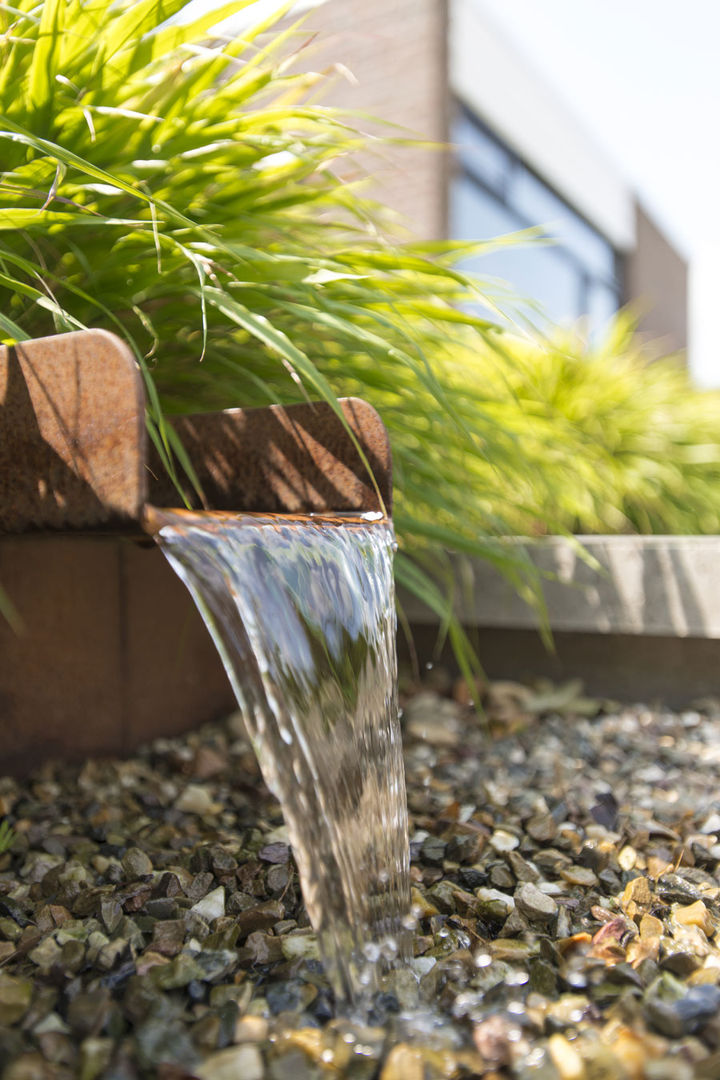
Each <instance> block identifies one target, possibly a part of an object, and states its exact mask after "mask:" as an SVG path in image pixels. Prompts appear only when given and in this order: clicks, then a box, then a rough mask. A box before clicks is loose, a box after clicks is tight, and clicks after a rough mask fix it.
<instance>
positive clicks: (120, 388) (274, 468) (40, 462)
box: [0, 330, 392, 535]
mask: <svg viewBox="0 0 720 1080" xmlns="http://www.w3.org/2000/svg"><path fill="white" fill-rule="evenodd" d="M340 407H341V409H342V411H343V414H344V417H345V421H346V424H343V421H342V419H341V418H340V417H339V416H338V415H337V414H336V412H335V411H334V409H333V408H332V406H330V405H329V404H327V403H326V402H319V403H301V404H296V405H290V406H287V407H283V406H279V405H273V406H270V407H268V408H264V409H229V410H226V411H225V412H219V413H203V414H198V415H195V416H183V417H176V418H174V419H173V420H172V423H173V426H174V427H175V430H176V432H177V434H178V436H179V438H180V440H181V441H182V443H183V445H184V447H185V450H186V451H187V454H188V456H189V458H190V460H191V462H192V463H193V466H194V468H195V470H196V473H197V476H198V478H199V481H200V487H201V490H202V496H198V494H197V493H196V492H195V491H194V490H193V489H192V488H191V486H190V484H189V483H188V484H187V490H186V492H185V496H186V502H187V504H188V505H189V506H193V507H195V508H202V509H214V510H228V511H243V512H247V511H250V512H253V511H254V512H267V513H285V514H312V513H328V512H330V513H337V512H340V513H346V512H358V513H363V512H368V511H377V512H381V513H384V514H389V513H390V512H391V504H392V462H391V455H390V447H389V442H388V437H387V432H386V431H385V428H384V426H383V424H382V421H381V420H380V417H379V416H378V414H377V413H376V411H375V410H374V409H373V408H372V406H370V405H368V403H367V402H365V401H362V400H361V399H359V398H346V399H341V401H340ZM346 425H347V426H346ZM348 428H349V429H350V431H351V432H352V434H350V433H349V431H348ZM359 448H360V449H359ZM181 502H182V496H181V495H180V493H179V492H178V490H177V489H176V487H175V485H174V484H173V482H172V480H171V479H170V477H169V476H168V474H167V472H166V470H165V469H164V467H163V466H162V464H161V462H160V460H159V457H158V455H157V452H156V451H155V449H154V447H150V446H149V441H148V438H147V432H146V427H145V394H144V387H143V382H142V377H141V374H140V371H139V368H138V366H137V364H136V363H135V360H134V358H133V356H132V354H131V352H130V350H129V349H128V347H127V345H126V344H125V343H124V342H123V341H121V340H120V338H118V337H116V336H115V335H114V334H111V333H108V332H107V331H103V330H89V331H77V332H73V333H68V334H61V335H57V336H54V337H48V338H40V339H37V340H34V341H29V342H24V343H22V344H19V345H16V346H12V347H1V348H0V534H11V535H19V534H22V533H26V532H27V533H30V532H38V531H43V530H52V531H76V530H79V529H81V530H90V531H111V532H112V531H115V532H117V531H125V532H131V533H133V532H138V533H139V532H140V531H141V529H142V528H143V525H144V508H145V506H146V505H152V506H172V505H175V506H177V505H178V504H179V503H181Z"/></svg>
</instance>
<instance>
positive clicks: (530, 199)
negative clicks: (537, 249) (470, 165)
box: [507, 165, 615, 282]
mask: <svg viewBox="0 0 720 1080" xmlns="http://www.w3.org/2000/svg"><path fill="white" fill-rule="evenodd" d="M507 201H508V202H509V203H510V205H511V206H512V207H513V209H514V210H517V212H518V213H519V214H521V215H522V217H523V218H524V219H525V220H526V221H527V222H528V224H530V225H542V226H543V227H544V228H545V229H546V230H547V231H548V233H549V234H550V235H551V236H553V237H555V238H557V240H558V241H559V242H560V243H561V244H562V245H563V246H564V247H566V248H567V249H568V251H571V252H572V254H573V255H575V257H576V258H577V259H579V260H580V262H581V263H582V264H583V266H584V267H585V269H586V270H587V272H588V273H589V274H591V275H594V276H595V275H596V276H598V277H602V278H605V279H606V280H607V281H608V282H612V281H613V280H614V278H615V252H614V250H613V248H612V246H611V244H609V243H608V241H607V240H606V239H605V238H604V237H603V236H601V235H600V233H598V232H596V231H595V230H594V229H593V228H591V226H590V225H588V224H587V222H585V221H583V219H582V218H581V217H580V216H579V215H578V214H576V213H575V211H574V210H573V209H572V208H571V207H569V206H568V205H567V203H565V202H563V200H562V199H561V198H560V197H559V196H558V195H556V194H555V192H554V191H551V190H550V188H548V187H546V186H545V184H543V182H542V181H541V180H538V178H537V177H536V176H533V174H532V173H531V172H530V171H529V170H528V169H526V168H525V167H524V166H523V165H518V166H517V167H516V168H515V169H514V170H513V173H512V178H511V182H510V185H509V188H508V193H507Z"/></svg>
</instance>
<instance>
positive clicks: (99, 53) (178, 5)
mask: <svg viewBox="0 0 720 1080" xmlns="http://www.w3.org/2000/svg"><path fill="white" fill-rule="evenodd" d="M44 2H46V0H44ZM186 6H187V0H136V2H135V3H133V4H129V5H128V6H127V7H126V8H125V10H124V11H121V13H120V14H119V15H117V16H116V17H115V18H114V19H111V20H109V22H108V25H107V26H106V27H105V28H104V30H103V33H102V35H101V37H100V40H99V42H98V48H97V49H96V53H95V72H99V71H101V70H102V67H103V65H104V64H107V63H108V62H110V61H112V59H113V57H115V56H117V55H118V54H119V53H121V52H122V50H123V49H124V48H125V46H126V45H127V43H128V42H129V41H134V40H137V39H138V38H142V37H143V36H144V35H145V34H147V33H150V32H152V31H153V30H155V29H156V28H157V27H158V25H160V24H161V23H164V22H165V21H166V20H167V19H170V18H172V17H173V15H177V14H178V12H180V11H182V9H183V8H184V7H186Z"/></svg>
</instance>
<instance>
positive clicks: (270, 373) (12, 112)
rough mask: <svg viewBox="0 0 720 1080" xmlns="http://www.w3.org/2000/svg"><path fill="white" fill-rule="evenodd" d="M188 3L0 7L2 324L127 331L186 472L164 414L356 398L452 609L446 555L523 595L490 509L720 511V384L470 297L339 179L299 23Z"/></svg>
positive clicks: (649, 520) (26, 333) (402, 534)
mask: <svg viewBox="0 0 720 1080" xmlns="http://www.w3.org/2000/svg"><path fill="white" fill-rule="evenodd" d="M184 7H185V0H137V2H132V3H130V2H127V0H118V2H116V3H110V2H109V0H44V2H41V3H37V2H31V0H19V2H18V3H16V4H13V5H10V4H0V338H4V339H5V340H8V341H13V340H14V341H20V340H23V339H26V338H28V337H39V336H42V335H44V334H47V333H52V332H58V331H64V330H72V329H77V328H78V327H84V326H103V327H106V328H108V329H111V330H115V331H116V332H117V333H119V334H121V335H122V336H123V337H124V338H125V339H126V340H127V341H128V342H129V344H130V346H131V347H132V349H133V351H134V353H135V356H136V357H137V359H138V362H139V364H140V365H141V367H142V370H143V372H144V374H145V380H146V386H147V390H148V402H149V407H148V426H149V430H150V433H151V436H152V437H153V439H154V440H155V442H156V445H157V446H158V447H159V449H160V451H161V454H162V456H163V458H164V460H165V462H166V465H167V467H168V469H170V471H171V472H172V473H173V474H174V475H176V476H177V479H178V484H179V485H180V486H182V484H184V483H185V484H186V483H187V482H188V481H187V475H186V474H187V473H188V472H190V473H191V472H192V469H191V463H189V462H188V461H187V460H186V459H185V457H184V454H183V451H182V448H181V447H179V446H178V445H177V444H176V441H175V440H174V439H173V435H172V430H171V428H170V427H169V426H168V425H166V423H165V422H164V419H163V417H164V415H165V414H166V413H167V412H184V411H197V410H201V409H210V408H218V407H221V408H222V407H229V406H234V405H257V404H266V403H268V402H272V401H281V402H289V401H293V400H299V399H302V398H303V397H306V396H309V397H316V398H317V397H320V398H324V399H325V400H327V401H329V402H331V403H333V404H334V405H336V395H342V394H347V393H358V394H360V395H362V396H363V397H365V398H367V399H368V400H369V401H371V402H372V403H373V404H374V405H376V407H377V408H378V409H379V410H380V412H381V413H382V416H383V419H384V421H385V423H386V425H387V427H388V429H389V432H390V436H391V441H392V447H393V454H394V462H395V476H396V490H397V502H396V510H395V522H396V527H397V531H398V536H399V541H400V553H399V558H398V562H397V573H398V578H399V580H400V581H401V582H402V583H404V584H405V585H406V586H408V587H409V588H411V589H412V590H413V591H415V592H416V593H418V595H420V596H421V597H422V598H424V599H425V601H426V602H427V603H429V604H430V605H431V606H432V607H434V608H435V609H436V610H437V611H439V612H441V613H442V614H443V616H444V617H445V618H447V617H448V616H449V610H450V609H449V606H448V602H447V596H448V595H449V593H451V591H452V588H453V579H452V572H451V569H450V564H449V562H447V561H446V560H445V557H444V552H445V551H448V550H449V551H464V552H467V553H468V554H470V555H475V556H480V557H484V558H488V559H491V560H493V561H494V562H495V563H496V564H497V565H498V566H500V568H501V569H502V570H503V571H504V572H505V573H506V574H507V575H508V576H509V577H510V578H511V580H512V581H513V582H514V583H515V585H516V587H517V588H518V589H519V590H521V591H523V592H524V594H525V595H530V596H532V595H533V594H534V595H536V592H537V583H536V579H535V578H534V576H533V573H532V571H531V569H530V564H529V561H528V560H526V559H525V558H524V557H523V553H522V550H521V549H519V548H517V546H513V547H512V548H511V549H508V548H507V547H506V546H505V545H504V544H503V543H502V537H503V536H504V535H506V534H508V533H510V532H520V533H524V534H527V535H530V536H532V535H537V534H541V533H543V532H546V531H548V530H555V529H562V528H566V529H571V528H574V527H576V526H578V525H579V526H581V527H583V528H593V529H595V528H599V529H604V528H607V527H609V526H610V525H612V526H613V527H617V528H633V527H640V528H656V527H664V526H665V525H669V526H670V527H674V525H676V524H683V525H684V526H687V527H688V528H689V527H690V526H691V525H694V527H695V529H697V528H703V529H704V528H706V527H708V526H712V527H713V528H717V526H716V524H715V522H716V520H717V512H716V501H717V500H716V497H715V495H714V492H713V493H711V492H710V489H709V486H710V481H712V484H713V485H714V490H715V489H716V488H717V484H716V471H717V465H716V458H715V457H714V456H713V455H715V454H716V450H717V446H718V439H717V436H716V435H715V433H714V429H713V426H712V422H711V418H712V413H713V409H714V407H715V406H714V403H713V404H712V405H710V404H709V403H708V401H709V399H707V398H706V399H703V401H702V402H700V399H699V398H697V397H696V398H693V399H692V402H693V403H694V404H693V403H691V399H690V398H688V399H687V402H686V404H685V405H683V406H682V407H681V408H682V412H681V413H680V412H678V408H679V406H678V405H677V395H678V393H679V387H680V381H681V380H682V377H681V376H679V375H677V374H675V373H671V372H670V369H669V368H668V369H665V368H662V369H661V368H653V369H652V371H651V372H650V373H648V372H647V371H646V369H645V367H644V361H643V360H642V358H640V359H639V360H638V359H637V358H635V357H633V356H632V355H631V354H632V353H633V351H634V349H635V346H634V344H633V343H632V339H631V337H630V336H629V335H628V334H627V333H626V331H625V329H623V328H619V329H618V331H617V334H616V338H615V340H614V341H611V342H610V343H609V344H608V345H607V347H605V348H604V350H600V351H598V352H597V353H593V351H592V350H590V355H589V356H588V355H585V354H584V350H583V347H582V345H581V344H580V343H579V341H578V340H574V339H567V340H566V341H565V342H560V343H559V344H557V343H556V344H555V345H554V346H553V347H546V346H544V345H542V344H540V345H531V344H529V343H525V344H522V343H519V342H518V341H517V340H516V339H513V338H510V337H508V336H507V335H506V334H504V333H503V332H502V331H500V330H499V329H498V328H497V327H494V326H493V325H492V324H491V323H488V322H486V321H484V320H482V319H479V318H477V317H476V316H474V315H473V314H472V310H473V308H472V301H473V299H478V300H479V299H482V300H484V301H485V305H486V309H487V302H488V301H490V304H491V306H492V297H491V293H492V288H491V286H490V284H489V283H483V282H479V281H477V280H475V279H472V278H470V277H468V276H467V275H465V274H463V273H461V272H460V271H459V270H458V269H457V264H458V262H460V261H462V258H463V256H465V255H468V254H469V253H470V251H471V250H472V251H476V250H477V248H476V246H474V245H466V244H462V243H450V242H448V243H432V244H431V243H427V244H423V243H419V242H412V241H410V242H401V241H397V240H394V239H392V235H393V227H392V225H391V223H390V222H389V221H388V220H387V219H386V217H385V215H384V214H383V211H382V209H381V208H380V207H378V206H376V205H374V203H373V202H372V201H371V200H369V199H368V198H367V196H366V195H365V194H363V189H362V187H361V186H357V185H356V184H353V183H347V182H344V180H343V177H344V175H345V173H346V171H349V170H346V167H345V164H346V162H348V161H356V159H357V153H358V151H363V150H367V146H368V138H367V137H366V136H365V135H363V134H362V133H361V132H360V131H358V129H357V122H356V121H355V120H354V119H353V118H352V117H351V116H349V115H347V114H345V113H342V112H340V111H338V110H335V109H332V108H326V107H321V106H317V105H312V106H311V105H309V104H308V103H307V102H308V94H309V93H310V92H312V94H313V95H315V94H316V92H317V89H318V85H319V83H320V82H321V81H322V80H321V79H320V77H319V76H317V75H312V74H311V75H307V74H303V75H295V74H293V71H292V64H291V61H290V60H288V57H289V56H291V55H292V52H293V50H294V49H296V48H297V47H298V46H299V45H300V44H301V43H302V41H303V40H304V38H303V36H302V35H301V34H299V31H298V28H297V26H296V25H295V24H289V25H288V24H286V23H283V24H281V27H280V28H279V27H278V25H277V24H276V22H275V20H276V18H277V16H273V17H272V18H270V19H266V20H264V21H259V22H257V21H255V22H253V21H252V20H251V21H250V22H248V23H247V25H246V27H245V29H243V32H242V36H241V37H240V38H237V39H235V40H217V39H216V40H212V39H211V37H210V32H211V29H212V27H213V26H214V25H215V24H216V23H217V22H218V20H219V19H220V18H221V17H222V18H226V17H228V16H230V15H232V14H235V13H238V12H245V16H248V15H252V12H253V7H252V4H250V3H248V2H247V0H246V2H243V0H233V2H232V3H229V4H225V5H223V6H222V7H221V8H219V9H215V12H214V13H213V14H207V13H204V14H202V15H201V16H198V17H196V18H194V19H193V20H191V21H190V22H182V20H180V21H178V17H179V16H181V15H182V14H183V9H184ZM246 8H247V9H248V10H247V11H245V9H246ZM339 59H342V58H339ZM507 242H510V241H507ZM475 310H477V309H475ZM678 380H680V381H678ZM638 395H640V397H639V396H638ZM663 395H664V396H663ZM641 398H642V400H641ZM696 407H697V409H698V410H700V412H701V413H702V416H703V418H704V419H703V421H702V424H701V425H700V424H695V422H694V420H693V417H694V415H695V414H694V413H693V409H695V408H696ZM701 429H702V432H703V434H702V438H699V437H697V438H696V437H695V434H696V433H697V432H699V431H700V430H701ZM178 462H179V466H178ZM183 470H184V471H183ZM690 493H692V497H690ZM671 510H672V513H671V512H670V511H671ZM673 515H674V516H673ZM451 633H452V636H453V640H454V643H455V646H456V648H457V650H458V651H459V653H460V655H461V657H462V658H463V662H464V663H465V664H467V658H468V653H467V649H466V647H465V642H464V638H463V636H462V631H461V629H460V627H459V626H457V624H451Z"/></svg>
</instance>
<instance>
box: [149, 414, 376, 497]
mask: <svg viewBox="0 0 720 1080" xmlns="http://www.w3.org/2000/svg"><path fill="white" fill-rule="evenodd" d="M340 407H341V409H342V411H343V413H344V416H345V419H346V422H347V425H348V427H349V428H350V429H351V431H352V432H353V434H354V436H355V439H356V440H357V443H358V444H359V445H360V447H361V448H362V452H363V454H364V456H365V460H366V462H367V465H366V464H365V462H364V461H363V458H362V457H361V455H360V453H359V452H358V448H357V446H356V445H355V443H354V442H353V438H352V436H351V435H350V434H349V433H348V430H347V428H346V427H345V425H344V424H343V422H342V420H341V419H340V418H339V417H338V415H337V414H336V413H335V411H334V410H333V408H332V407H331V406H330V405H329V404H327V403H326V402H313V403H301V404H296V405H287V406H281V405H270V406H269V407H267V408H264V409H227V410H226V411H225V412H221V413H200V414H197V415H195V416H182V417H174V418H173V421H172V423H173V426H174V428H175V430H176V432H177V434H178V436H179V438H180V440H181V441H182V443H183V446H184V447H185V450H186V452H187V454H188V456H189V458H190V460H191V461H192V462H193V465H194V467H195V469H196V471H197V474H198V479H199V481H200V486H201V489H202V499H201V498H200V496H199V495H198V494H197V492H195V491H194V490H193V489H192V488H191V487H190V486H189V484H188V485H186V490H185V496H186V500H187V502H188V503H189V505H190V506H192V507H195V508H200V507H203V508H205V509H214V510H243V511H246V510H247V511H258V512H260V511H265V512H269V513H289V514H309V513H322V512H325V511H358V512H363V511H380V512H382V513H388V514H389V513H390V512H391V508H392V458H391V454H390V444H389V441H388V436H387V432H386V430H385V427H384V425H383V423H382V420H381V419H380V417H379V416H378V414H377V412H376V411H375V409H374V408H373V407H372V406H371V405H369V404H368V403H367V402H366V401H363V400H361V399H360V398H341V399H340ZM368 466H369V470H370V471H369V470H368ZM150 472H151V476H152V478H151V480H150V483H149V493H148V499H149V502H150V503H151V504H153V505H154V506H170V505H172V504H173V502H175V503H177V501H178V493H177V491H176V489H175V487H174V485H173V483H172V481H171V480H170V478H169V477H168V476H167V474H166V473H165V472H164V470H163V469H162V467H161V464H160V462H159V460H158V459H157V457H156V456H151V459H150Z"/></svg>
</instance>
